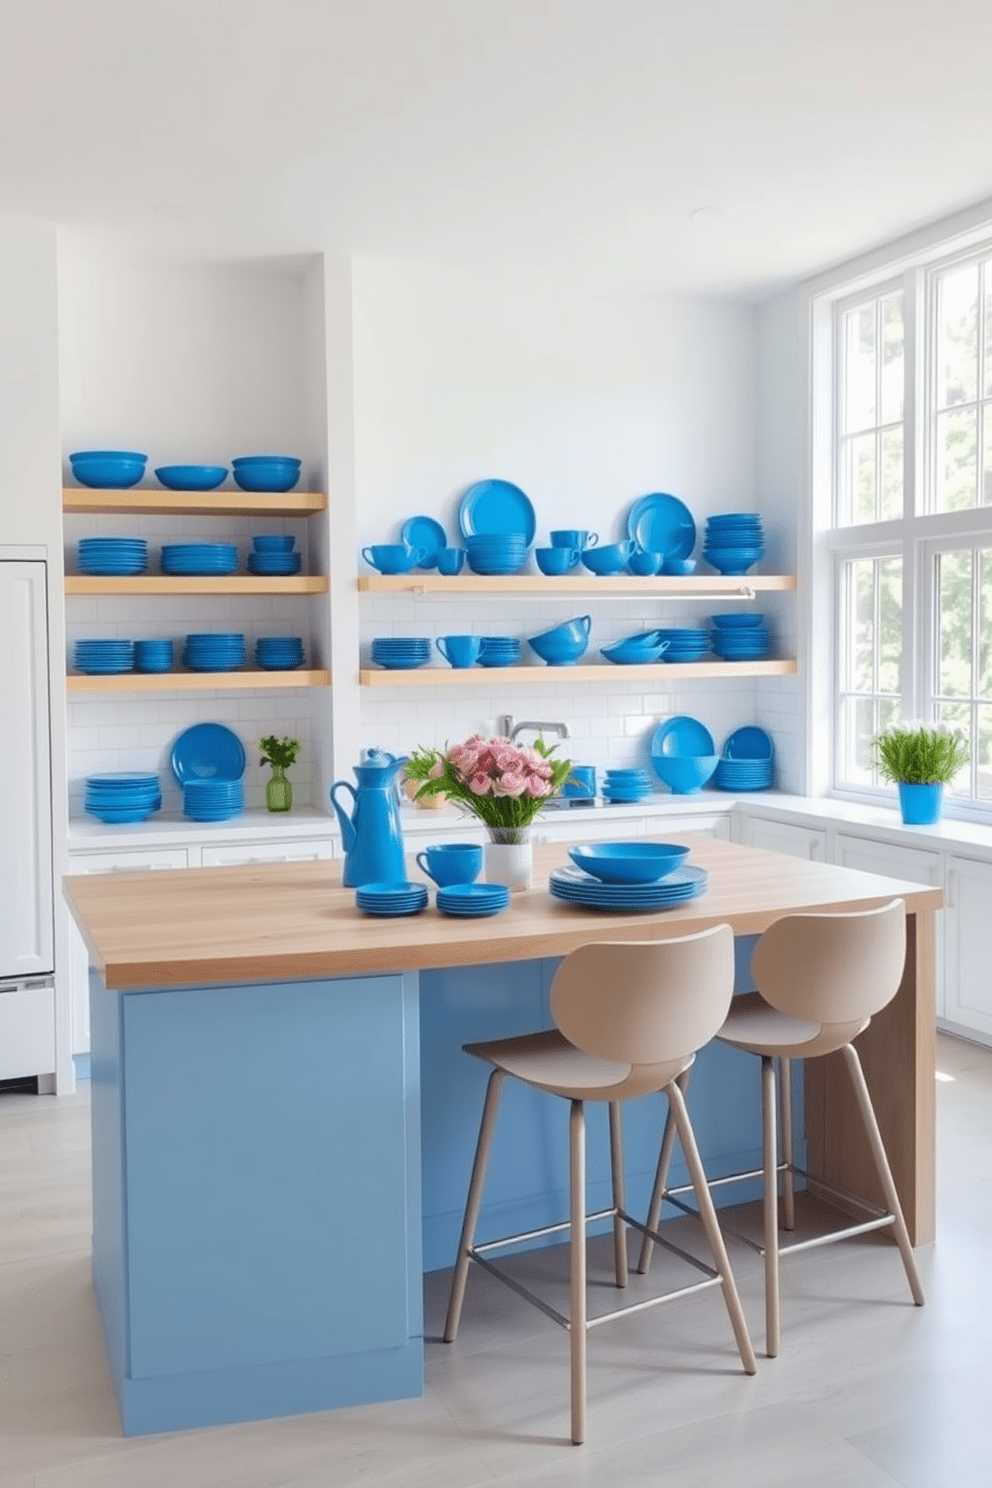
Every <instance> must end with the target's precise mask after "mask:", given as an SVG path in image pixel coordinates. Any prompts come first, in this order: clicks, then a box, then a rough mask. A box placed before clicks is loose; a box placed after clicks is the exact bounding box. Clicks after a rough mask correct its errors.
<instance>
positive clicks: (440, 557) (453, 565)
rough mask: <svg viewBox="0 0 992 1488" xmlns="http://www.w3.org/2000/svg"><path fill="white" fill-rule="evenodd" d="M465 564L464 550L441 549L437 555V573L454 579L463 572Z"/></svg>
mask: <svg viewBox="0 0 992 1488" xmlns="http://www.w3.org/2000/svg"><path fill="white" fill-rule="evenodd" d="M464 562H465V549H464V548H439V549H438V554H437V571H438V573H442V574H446V575H447V576H448V578H452V577H453V576H454V575H455V574H459V573H461V571H462V564H463V563H464Z"/></svg>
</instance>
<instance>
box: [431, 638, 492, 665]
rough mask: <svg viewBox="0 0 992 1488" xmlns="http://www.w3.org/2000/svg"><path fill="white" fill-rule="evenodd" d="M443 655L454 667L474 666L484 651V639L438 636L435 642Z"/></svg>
mask: <svg viewBox="0 0 992 1488" xmlns="http://www.w3.org/2000/svg"><path fill="white" fill-rule="evenodd" d="M434 644H435V645H436V646H437V649H438V650H439V651H440V653H441V655H442V656H443V657H444V659H445V661H447V662H448V663H449V664H450V665H451V666H453V667H470V666H474V665H475V663H476V662H477V661H478V659H479V652H480V651H481V650H482V637H481V636H472V635H450V636H438V638H437V640H436V641H435V642H434Z"/></svg>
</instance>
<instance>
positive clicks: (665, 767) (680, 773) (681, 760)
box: [652, 754, 720, 796]
mask: <svg viewBox="0 0 992 1488" xmlns="http://www.w3.org/2000/svg"><path fill="white" fill-rule="evenodd" d="M719 759H720V756H719V755H717V754H682V755H677V754H665V755H660V754H656V755H655V756H654V758H653V761H652V763H653V764H654V768H655V773H656V774H657V776H658V779H659V780H660V781H661V782H662V784H663V785H667V786H668V789H669V790H670V791H671V792H672V794H673V795H676V796H689V795H691V794H692V793H693V791H698V790H702V788H703V786H704V785H705V784H706V782H707V780H709V779H710V777H711V776H712V775H713V773H714V771H715V770H716V767H717V764H718V763H719Z"/></svg>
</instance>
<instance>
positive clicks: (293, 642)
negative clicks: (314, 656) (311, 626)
mask: <svg viewBox="0 0 992 1488" xmlns="http://www.w3.org/2000/svg"><path fill="white" fill-rule="evenodd" d="M255 660H256V661H257V662H258V665H259V666H260V667H261V668H262V669H263V670H264V671H266V672H291V671H292V670H293V668H294V667H298V666H302V665H303V638H302V636H259V638H258V640H257V641H256V642H255Z"/></svg>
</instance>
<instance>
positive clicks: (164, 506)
mask: <svg viewBox="0 0 992 1488" xmlns="http://www.w3.org/2000/svg"><path fill="white" fill-rule="evenodd" d="M62 510H63V511H64V512H92V513H97V512H110V513H114V514H119V515H121V516H128V515H134V514H142V515H155V514H157V513H163V512H164V513H166V514H168V515H170V516H175V517H223V516H242V515H247V516H255V517H310V516H313V514H314V512H321V511H326V510H327V497H326V496H325V495H324V493H323V492H322V491H286V492H282V491H279V492H272V491H264V492H263V491H231V490H228V491H167V490H166V488H165V487H164V486H162V487H161V488H156V489H152V490H149V489H148V488H147V487H137V486H133V487H131V489H130V490H127V491H97V490H91V489H90V488H89V487H86V486H64V487H63V489H62Z"/></svg>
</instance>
